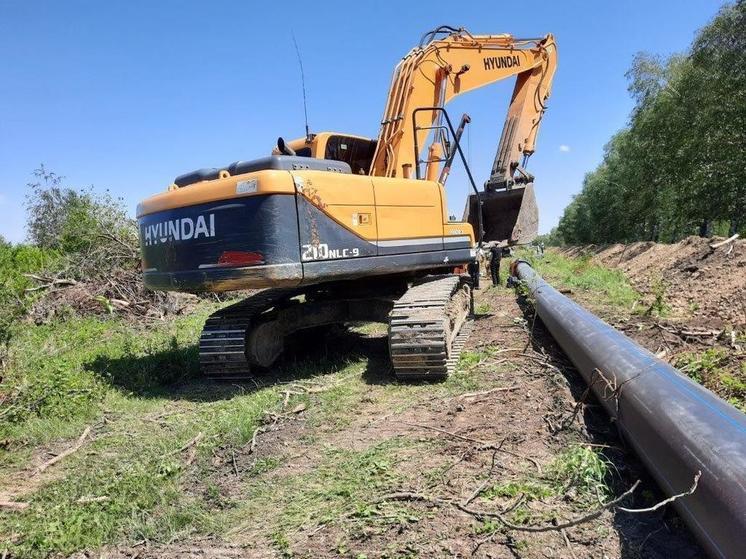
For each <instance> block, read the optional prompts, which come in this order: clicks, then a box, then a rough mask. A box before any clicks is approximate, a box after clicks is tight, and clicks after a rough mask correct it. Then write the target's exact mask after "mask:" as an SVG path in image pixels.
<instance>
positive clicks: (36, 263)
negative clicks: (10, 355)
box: [0, 240, 58, 365]
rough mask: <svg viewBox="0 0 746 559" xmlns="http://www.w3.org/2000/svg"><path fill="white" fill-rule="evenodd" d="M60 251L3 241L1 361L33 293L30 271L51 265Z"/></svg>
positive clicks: (0, 245) (0, 265)
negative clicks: (15, 244)
mask: <svg viewBox="0 0 746 559" xmlns="http://www.w3.org/2000/svg"><path fill="white" fill-rule="evenodd" d="M57 258H58V255H57V253H56V252H55V251H51V250H44V249H41V248H39V247H34V246H28V245H17V246H13V245H11V244H9V243H7V242H5V241H4V240H3V242H0V365H1V364H2V363H3V361H4V359H3V356H4V354H5V350H6V348H7V344H8V342H9V341H10V337H11V332H12V328H13V324H14V322H15V321H16V320H17V319H18V318H19V317H20V316H22V315H23V313H24V312H25V311H26V310H27V309H28V306H29V305H30V303H31V302H32V299H33V297H32V296H31V295H30V293H33V292H27V291H26V290H27V289H31V288H32V281H31V279H30V278H29V277H28V276H27V275H26V274H33V273H35V272H39V271H40V270H42V269H43V268H45V267H47V266H50V265H51V264H52V263H53V262H54V261H55V260H56V259H57Z"/></svg>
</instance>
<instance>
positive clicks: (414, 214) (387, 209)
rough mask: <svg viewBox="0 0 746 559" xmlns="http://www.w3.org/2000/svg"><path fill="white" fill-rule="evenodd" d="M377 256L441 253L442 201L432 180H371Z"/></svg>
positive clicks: (438, 187) (438, 190)
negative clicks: (374, 210) (374, 202)
mask: <svg viewBox="0 0 746 559" xmlns="http://www.w3.org/2000/svg"><path fill="white" fill-rule="evenodd" d="M372 181H373V193H374V195H375V200H376V218H377V222H378V254H379V255H385V254H402V253H408V252H427V251H434V250H443V198H442V192H441V191H442V189H441V186H440V184H438V183H437V182H434V181H422V180H412V179H397V178H388V177H372Z"/></svg>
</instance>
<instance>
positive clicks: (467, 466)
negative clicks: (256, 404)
mask: <svg viewBox="0 0 746 559" xmlns="http://www.w3.org/2000/svg"><path fill="white" fill-rule="evenodd" d="M477 304H478V306H479V308H482V309H485V308H489V313H487V314H483V315H481V316H480V318H479V319H478V320H477V321H476V324H475V328H474V331H473V333H472V335H471V337H470V339H469V341H468V342H467V347H466V350H467V351H471V352H473V353H479V354H480V355H483V356H484V357H483V358H482V359H481V360H479V362H477V363H474V364H471V365H469V366H468V367H466V371H467V374H473V375H478V378H479V387H478V388H477V389H476V390H475V391H473V392H470V393H469V392H465V391H461V393H458V392H457V393H455V394H454V393H445V392H444V391H443V390H440V391H439V390H435V389H434V390H423V389H421V387H415V388H413V389H412V390H411V391H407V386H406V385H404V387H403V388H401V387H400V386H399V387H398V386H397V385H396V384H392V380H391V377H390V372H389V371H388V370H387V365H386V362H387V359H386V344H385V338H384V337H383V336H382V335H381V334H378V335H371V336H368V337H366V338H364V339H360V340H357V341H354V340H348V341H347V342H346V344H342V347H350V346H351V345H352V344H355V343H359V344H360V345H361V347H362V349H363V352H364V353H365V354H366V355H367V357H368V359H369V366H368V370H367V371H366V372H365V373H364V380H365V382H367V383H368V386H367V387H366V393H365V396H364V397H362V398H361V400H360V402H359V405H358V406H357V407H356V408H355V412H354V417H353V418H352V420H351V421H349V422H348V423H346V424H344V425H343V426H342V427H335V426H331V425H314V424H313V423H312V422H308V421H305V420H304V419H305V417H304V416H305V415H306V414H308V413H310V412H312V410H313V407H314V405H315V402H316V401H315V398H316V397H317V396H313V395H312V396H311V398H310V403H309V404H308V409H307V410H302V411H300V412H299V413H296V414H294V417H292V418H283V419H282V420H280V421H278V422H276V423H274V424H272V425H271V429H269V430H268V432H267V433H266V434H263V435H262V436H261V437H260V439H259V444H258V445H257V448H256V449H255V450H253V451H251V450H249V449H246V448H245V449H243V450H241V451H238V452H234V451H230V453H226V454H225V455H223V456H220V455H218V456H217V457H216V460H215V462H214V467H213V469H212V470H211V471H210V472H208V474H207V475H208V477H209V479H208V480H207V481H209V482H212V483H214V484H216V485H217V486H218V487H220V490H221V492H223V493H225V495H226V496H228V497H229V498H231V499H241V498H242V496H243V498H246V497H245V495H246V491H247V489H246V488H247V487H248V486H249V485H250V484H252V483H255V482H256V481H257V479H260V480H261V481H263V482H265V483H267V484H270V486H271V485H272V484H278V486H279V484H280V483H281V482H282V480H285V479H287V478H289V477H291V476H297V475H299V474H303V473H308V472H312V471H313V470H314V468H316V467H317V465H318V463H319V460H320V456H321V454H322V452H323V451H324V449H329V448H335V449H343V450H350V451H361V450H365V449H369V448H371V447H372V446H374V445H376V444H380V443H382V442H385V441H392V440H397V439H398V440H401V439H406V440H416V441H419V442H421V443H422V445H415V446H413V447H411V448H407V449H406V452H404V454H402V455H401V456H400V457H399V458H400V459H399V461H398V462H397V465H396V468H397V471H396V474H397V476H398V478H400V479H402V480H406V481H401V482H400V483H399V484H398V485H396V486H394V487H385V488H381V490H380V492H374V496H373V497H372V501H371V503H370V504H371V505H375V504H376V502H377V499H381V498H383V497H384V495H387V494H388V495H390V494H391V493H392V492H399V493H404V492H409V493H416V494H418V495H423V496H426V497H428V498H430V499H438V500H440V501H441V503H442V502H443V501H453V502H465V501H466V500H467V499H468V497H470V496H472V495H473V494H474V492H475V490H476V489H477V488H479V487H480V486H481V485H482V484H485V483H506V482H510V481H513V480H522V479H523V480H525V479H526V478H527V477H528V478H529V479H531V478H537V479H538V478H541V476H542V475H543V474H544V472H545V471H546V468H547V467H548V465H549V464H551V462H552V461H553V460H554V459H555V458H556V456H557V455H559V454H560V453H561V452H562V451H563V450H566V449H568V448H570V447H572V446H573V445H579V444H580V445H586V446H588V445H590V447H592V448H597V449H600V451H601V452H602V453H603V456H604V458H605V459H606V460H607V461H608V462H609V464H610V467H609V471H610V473H609V479H608V480H607V482H608V484H609V486H610V488H611V493H612V496H613V495H621V494H622V493H623V492H624V491H625V490H626V489H627V488H628V487H630V486H631V485H632V483H634V481H635V480H636V479H642V480H643V487H642V488H641V489H640V490H638V492H637V493H636V496H635V497H634V498H633V499H631V500H630V502H629V503H627V504H628V505H631V506H637V507H640V506H649V505H650V503H651V502H654V501H656V500H659V499H660V498H661V495H660V493H659V491H658V489H657V488H656V486H655V484H654V483H653V482H652V481H651V480H650V479H649V478H648V477H647V475H646V474H645V472H644V471H643V469H642V467H641V465H640V463H639V462H638V461H637V459H636V458H635V457H634V455H632V454H631V452H629V451H628V450H627V449H626V448H625V447H624V445H623V443H622V442H621V440H620V439H619V438H618V437H617V434H616V431H615V429H614V428H613V426H611V425H610V424H609V421H608V419H607V418H606V416H605V415H604V414H603V413H602V412H601V410H600V408H599V407H598V406H597V405H596V404H595V403H594V402H593V401H588V402H586V405H583V406H582V408H581V409H582V412H581V413H579V414H578V416H577V418H576V419H575V420H574V421H572V422H570V423H569V427H568V428H566V429H563V430H560V431H559V432H555V430H556V426H557V425H560V424H562V423H563V422H565V421H566V420H567V419H568V418H569V417H570V416H572V412H573V408H574V407H575V405H576V402H577V401H578V400H579V399H580V398H581V395H582V394H583V392H584V390H585V386H584V383H583V381H582V379H581V378H580V376H579V375H578V374H577V373H576V372H575V371H574V369H573V368H572V366H570V365H569V364H568V362H567V360H566V358H565V357H564V356H563V354H562V353H561V351H560V350H559V349H558V348H557V347H556V346H555V344H554V343H553V341H552V340H551V338H550V337H549V336H548V334H547V333H546V331H545V330H544V328H543V326H542V325H541V323H540V322H539V321H536V322H535V323H534V321H533V316H532V314H531V313H530V311H528V310H526V309H524V308H522V307H521V305H520V304H519V302H518V301H516V298H515V295H514V293H513V292H512V291H509V290H506V289H504V288H490V289H487V290H481V291H478V292H477ZM337 345H339V344H337ZM434 388H437V385H434ZM393 389H396V390H400V389H401V390H402V394H404V395H405V396H406V398H407V400H406V403H405V405H396V406H392V404H391V392H392V390H393ZM493 389H499V390H494V391H491V390H493ZM397 394H398V393H397ZM399 404H401V402H399ZM423 445H424V446H423ZM495 448H498V450H495ZM272 457H274V458H276V459H277V460H279V461H280V465H279V466H278V467H277V468H275V469H273V470H271V471H269V472H264V473H259V474H257V473H251V472H252V471H253V470H252V464H255V463H256V460H257V459H264V460H266V459H268V458H272ZM493 461H494V462H493ZM493 464H494V465H493ZM433 472H439V473H438V475H433ZM204 481H205V480H202V484H201V485H202V486H204ZM197 486H198V484H196V483H195V485H194V487H191V486H189V487H186V488H185V490H187V491H191V490H196V487H197ZM321 489H323V488H319V490H321ZM378 493H380V494H378ZM514 501H515V499H513V498H507V497H500V498H496V499H489V500H488V499H486V498H484V496H482V495H479V496H477V497H475V498H474V499H473V500H472V501H471V502H470V506H471V507H473V508H475V509H481V510H487V509H493V510H497V509H504V508H508V507H510V506H511V504H514ZM395 504H396V505H397V506H399V507H404V508H405V509H406V510H407V511H409V513H408V517H407V520H406V521H402V522H381V521H380V519H378V518H375V517H373V518H371V519H370V520H366V518H365V517H362V518H361V517H358V516H355V515H354V512H355V511H354V506H353V507H352V510H350V511H348V512H347V513H345V514H342V515H340V516H339V517H338V518H334V519H332V520H329V519H325V520H323V521H322V520H316V519H310V520H308V521H307V522H306V523H305V524H304V525H302V526H300V527H299V528H297V529H295V530H293V531H291V532H289V533H288V534H287V542H286V543H285V546H284V548H282V549H280V548H278V546H277V545H276V542H273V540H272V535H273V533H274V532H275V531H276V529H277V526H276V520H275V517H276V513H277V511H275V510H272V508H268V509H267V510H265V511H263V512H262V513H261V514H256V515H254V516H252V517H250V518H246V519H245V527H246V528H245V529H242V530H238V531H236V530H233V531H230V532H229V535H227V536H224V537H222V538H217V537H215V538H197V539H195V538H185V540H184V541H177V542H172V543H170V544H168V545H152V544H149V543H146V542H142V543H141V544H139V545H136V546H130V547H116V548H108V549H105V550H99V551H96V552H90V553H79V554H76V555H75V557H76V558H81V557H109V558H117V559H120V558H122V559H123V558H125V557H127V558H131V557H138V558H167V559H169V558H170V559H176V558H180V559H186V558H190V559H191V558H207V557H214V558H229V557H230V558H233V557H247V558H265V557H268V558H269V557H290V556H292V557H307V558H323V557H359V558H362V557H367V558H373V557H423V558H424V557H482V558H516V557H522V558H528V559H533V558H537V559H538V558H567V559H576V558H590V557H593V558H600V557H604V558H608V559H621V558H625V559H631V558H650V559H653V558H655V559H657V558H661V559H662V558H667V557H680V558H684V559H687V558H692V559H693V558H695V557H701V556H702V552H701V549H700V548H699V547H698V546H697V545H696V543H694V542H693V540H692V539H691V537H690V535H689V534H688V532H687V531H686V529H685V528H684V527H683V525H682V523H681V521H680V520H679V518H678V517H677V515H676V514H675V512H674V511H673V510H671V508H670V507H664V508H663V509H661V510H659V511H656V512H654V513H646V514H627V513H622V512H618V511H616V512H614V511H610V510H606V511H604V512H603V513H602V514H601V515H600V516H599V517H598V518H596V519H594V520H593V521H591V522H587V523H583V524H580V525H578V526H574V527H572V528H570V529H567V530H565V531H554V530H550V531H546V532H543V533H526V532H520V531H509V530H505V529H501V528H499V527H497V528H495V529H493V530H488V531H485V530H484V523H483V522H481V521H480V519H479V518H477V517H475V516H474V515H472V514H468V513H466V512H463V511H461V510H459V509H458V508H457V507H454V506H450V505H443V504H438V503H436V502H434V501H432V500H431V501H429V502H423V501H418V500H416V499H406V500H404V501H396V503H395ZM594 506H595V505H594ZM529 508H530V514H531V516H532V518H534V519H538V520H535V521H536V522H541V518H542V517H543V518H551V517H552V516H553V515H554V514H558V515H559V516H560V517H561V518H564V519H570V518H575V517H577V516H580V515H582V514H583V510H579V509H578V503H577V502H576V500H575V498H574V496H573V489H572V488H571V487H570V488H569V489H568V490H567V492H566V494H565V495H564V496H559V497H547V498H540V499H537V500H533V501H531V502H530V506H529ZM591 508H592V507H591ZM585 510H587V509H585Z"/></svg>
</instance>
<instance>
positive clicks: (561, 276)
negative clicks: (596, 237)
mask: <svg viewBox="0 0 746 559" xmlns="http://www.w3.org/2000/svg"><path fill="white" fill-rule="evenodd" d="M521 257H522V258H526V259H527V260H529V261H530V262H531V265H532V266H533V267H534V269H536V271H537V272H538V273H539V274H540V275H541V276H542V277H544V279H546V280H547V281H548V282H549V283H551V284H552V285H554V286H555V287H558V288H569V289H580V290H583V291H588V292H593V293H595V294H598V295H601V296H602V297H603V299H604V300H605V302H606V303H608V304H611V305H615V306H620V307H626V308H631V307H632V305H633V304H634V303H635V301H638V300H639V299H640V295H639V293H637V291H635V289H634V288H633V287H632V285H631V284H630V283H629V281H628V280H627V278H626V276H625V275H624V273H623V272H621V271H620V270H613V269H610V268H606V267H604V266H599V265H598V264H594V263H593V262H592V260H591V257H590V255H587V256H582V257H578V258H568V257H566V256H563V255H561V254H557V253H556V252H546V253H544V256H543V258H534V257H532V256H531V255H528V257H527V255H523V254H521Z"/></svg>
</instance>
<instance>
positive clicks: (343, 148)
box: [324, 136, 376, 175]
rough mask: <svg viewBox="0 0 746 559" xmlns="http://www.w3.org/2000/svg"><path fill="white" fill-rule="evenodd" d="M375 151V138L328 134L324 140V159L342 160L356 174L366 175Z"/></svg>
mask: <svg viewBox="0 0 746 559" xmlns="http://www.w3.org/2000/svg"><path fill="white" fill-rule="evenodd" d="M375 151H376V141H375V140H365V139H361V138H352V137H350V136H330V137H329V139H328V140H327V142H326V153H325V154H324V158H325V159H332V160H334V161H344V162H345V163H348V164H349V165H350V167H351V168H352V172H353V173H355V174H357V175H367V174H368V170H369V169H370V165H371V163H372V162H373V154H374V153H375Z"/></svg>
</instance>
